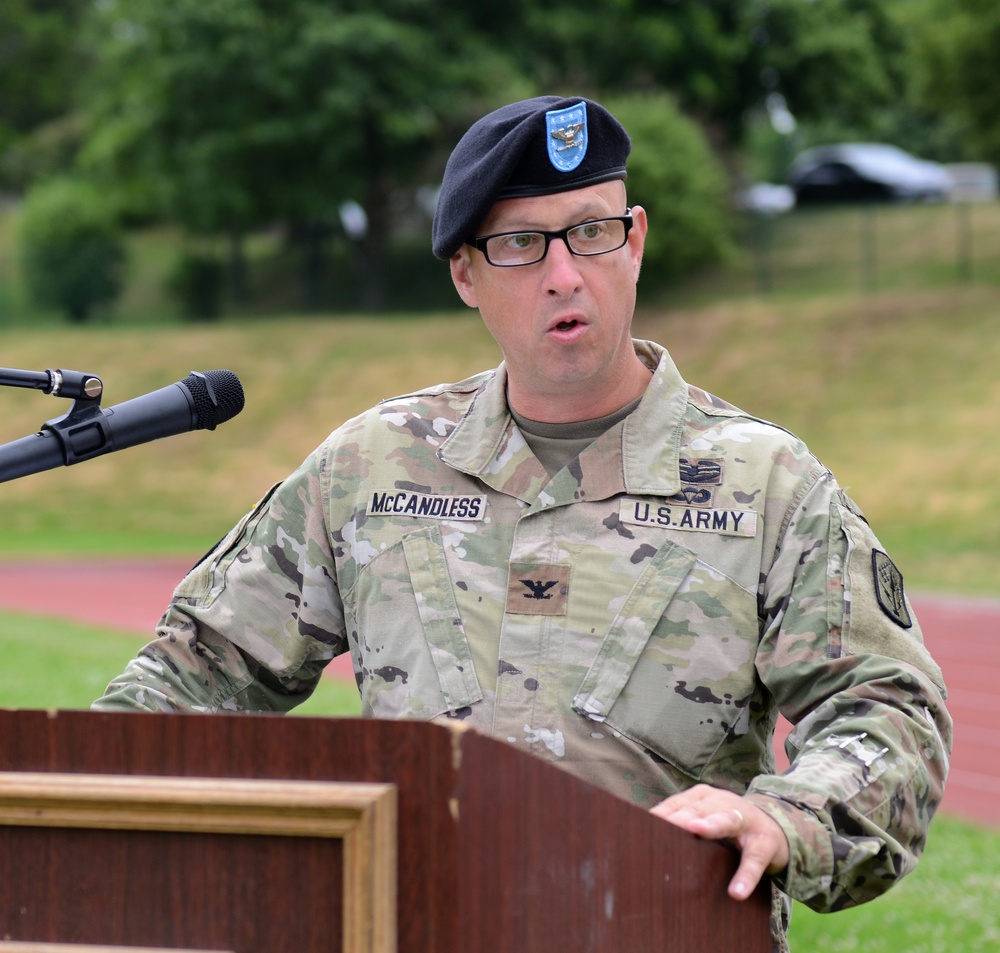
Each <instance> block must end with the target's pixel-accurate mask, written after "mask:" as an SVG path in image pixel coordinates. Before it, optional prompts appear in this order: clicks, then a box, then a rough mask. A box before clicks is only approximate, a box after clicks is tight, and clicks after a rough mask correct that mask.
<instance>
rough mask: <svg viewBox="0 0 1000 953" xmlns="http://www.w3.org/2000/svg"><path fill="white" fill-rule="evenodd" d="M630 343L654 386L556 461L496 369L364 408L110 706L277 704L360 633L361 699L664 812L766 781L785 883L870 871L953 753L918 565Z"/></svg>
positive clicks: (879, 880) (244, 527)
mask: <svg viewBox="0 0 1000 953" xmlns="http://www.w3.org/2000/svg"><path fill="white" fill-rule="evenodd" d="M636 349H637V352H638V353H639V355H640V356H641V358H642V359H643V361H644V362H645V363H646V364H647V365H648V366H649V367H650V368H651V369H654V368H655V372H654V373H653V376H652V378H651V381H650V385H649V387H648V390H647V391H646V393H645V395H644V397H643V399H642V401H641V403H640V404H639V406H638V408H637V409H636V410H635V411H634V412H633V413H632V414H631V415H630V416H629V417H627V418H626V419H625V420H624V421H622V422H621V423H618V424H616V425H615V426H613V427H612V428H611V429H610V430H609V431H607V432H606V433H605V434H604V435H603V436H601V437H599V438H598V439H597V440H596V441H595V442H594V443H593V444H592V445H591V446H590V447H588V448H587V449H586V450H585V451H584V452H583V453H582V454H581V455H580V456H579V457H578V458H577V459H576V460H574V461H573V462H572V463H571V464H569V465H568V466H567V467H565V468H564V469H563V470H561V471H560V472H559V473H557V474H556V475H555V476H554V477H553V478H552V479H549V477H548V475H547V474H546V472H545V471H544V469H543V468H542V467H541V465H540V464H539V462H538V460H536V458H535V457H534V455H533V454H532V453H531V451H530V450H529V448H528V446H527V444H526V443H525V439H524V437H523V436H522V434H521V432H520V431H519V430H518V429H517V427H516V426H515V425H514V424H513V422H512V420H511V417H510V414H509V412H508V409H507V403H506V398H505V380H506V377H505V371H504V368H503V366H501V367H500V368H499V369H497V370H495V371H492V372H489V373H484V374H480V375H478V376H476V377H473V378H471V379H470V380H467V381H465V382H463V383H460V384H454V385H446V386H440V387H436V388H432V389H429V390H426V391H422V392H420V393H417V394H411V395H408V396H405V397H400V398H397V399H393V400H390V401H387V402H384V403H382V404H381V405H379V406H378V407H376V408H374V409H373V410H371V411H369V412H367V413H365V414H362V415H361V416H359V417H357V418H355V419H353V420H351V421H349V422H347V423H346V424H344V425H343V426H342V427H340V428H339V429H338V430H336V431H335V432H334V433H333V434H332V435H331V436H330V437H329V438H328V439H327V440H326V441H325V442H324V443H323V444H322V445H321V446H320V447H319V448H318V449H317V450H316V451H315V452H314V453H313V454H312V455H311V456H310V457H309V458H308V459H307V460H306V461H305V463H304V464H303V465H302V467H301V468H300V469H299V470H298V471H297V472H296V473H295V474H293V475H292V476H291V477H290V478H289V479H288V480H286V481H285V482H284V483H282V484H280V485H279V486H278V487H276V488H275V489H273V490H272V491H271V493H270V494H269V495H268V496H267V497H266V498H265V499H264V500H263V501H262V502H261V503H260V504H258V506H257V507H256V508H255V509H254V510H253V511H252V512H251V513H250V514H248V515H247V517H246V518H245V519H244V520H243V521H242V522H241V523H240V524H239V525H238V526H237V527H236V528H235V529H234V530H233V531H232V532H231V533H230V534H229V535H228V536H227V537H226V539H225V540H223V541H222V542H221V543H220V544H219V546H218V547H217V548H216V549H215V550H214V551H213V552H212V553H211V554H210V555H209V557H207V558H206V559H205V560H204V561H203V562H202V563H201V564H200V565H198V566H197V567H196V568H195V569H194V570H193V571H192V572H191V573H190V575H189V576H188V577H187V578H186V579H184V580H183V581H182V582H181V584H180V586H179V587H178V588H177V591H176V593H175V596H174V600H173V602H172V604H171V606H170V608H169V610H168V611H167V613H166V615H165V616H164V618H163V620H162V622H161V626H160V628H159V630H158V632H159V639H158V641H155V642H153V643H151V644H150V645H149V646H147V647H146V648H145V649H144V650H143V651H142V652H141V653H140V655H139V657H138V658H137V659H135V660H134V661H133V662H132V663H131V664H130V666H129V668H128V669H127V671H126V672H125V674H124V675H122V676H121V677H120V678H118V679H116V680H115V681H114V682H113V683H112V684H111V685H110V686H109V688H108V692H107V694H106V695H105V697H104V698H103V699H101V700H99V701H98V702H97V703H95V707H97V708H102V709H108V708H123V707H125V708H150V709H160V710H198V711H218V710H227V711H247V710H269V711H270V710H279V711H284V710H288V709H290V708H292V707H293V706H294V705H295V704H297V703H298V702H300V701H301V700H303V698H304V697H305V696H307V695H308V693H309V692H310V691H311V689H312V688H313V686H314V685H315V684H316V681H317V680H318V679H319V677H320V674H321V671H322V669H323V667H324V665H325V664H326V663H327V662H328V661H329V660H330V659H331V658H332V657H333V656H335V655H337V654H339V653H342V652H346V651H350V652H351V655H352V657H353V661H354V669H355V673H356V676H357V680H358V685H359V687H360V692H361V698H362V704H363V711H364V714H365V715H371V716H376V717H384V718H421V719H433V718H436V717H451V718H461V719H464V720H465V721H466V722H467V723H468V724H470V725H473V726H475V727H476V728H478V729H480V730H482V731H484V732H488V733H490V734H492V735H494V736H497V737H499V738H504V739H507V740H508V741H509V742H510V743H511V744H513V745H515V746H516V747H518V748H520V749H521V750H524V751H530V752H532V753H533V754H535V755H537V756H539V757H542V758H544V759H546V760H548V761H551V762H553V763H554V764H558V765H561V766H562V767H564V768H566V769H568V770H570V771H572V772H574V773H576V774H579V775H580V776H582V777H583V778H585V779H586V780H588V781H591V782H594V783H597V784H600V785H601V786H603V787H605V788H607V789H608V790H610V791H613V792H615V793H616V794H618V795H620V796H622V797H625V798H627V799H629V800H631V801H633V802H635V803H636V804H640V805H643V806H647V807H652V806H653V805H654V804H655V803H657V802H658V801H659V800H661V799H662V798H663V797H665V796H667V795H669V794H672V793H674V792H677V791H679V790H682V789H684V788H687V787H690V786H691V785H693V784H694V783H696V782H699V781H701V782H707V783H709V784H712V785H716V786H718V787H722V788H725V789H728V790H730V791H735V792H737V793H740V794H743V793H745V792H749V793H748V796H749V797H750V798H752V799H753V801H754V803H756V804H757V805H758V806H760V807H762V808H763V809H764V810H765V811H767V812H768V813H769V814H770V815H771V816H772V817H773V818H774V819H775V820H776V821H777V822H778V823H779V824H780V825H781V827H782V828H783V829H784V831H785V833H786V834H787V836H788V840H789V844H790V849H791V863H790V866H789V869H788V872H787V875H784V876H783V877H781V878H779V879H780V881H781V883H780V886H781V887H782V888H783V889H784V890H786V891H787V892H788V893H789V894H790V895H791V896H793V897H795V898H797V899H799V900H802V901H804V902H806V903H808V904H809V905H810V906H813V907H815V908H817V909H821V910H830V909H836V908H839V907H843V906H849V905H851V904H855V903H858V902H861V901H864V900H867V899H870V898H871V897H873V896H876V895H877V894H879V893H881V892H883V891H884V890H885V889H886V888H887V887H888V886H889V885H890V884H891V882H892V881H894V880H895V879H897V878H898V877H899V876H901V875H902V874H903V873H905V872H906V871H908V870H909V869H910V868H912V866H913V865H914V863H915V859H916V856H917V855H918V854H919V852H920V850H921V848H922V846H923V843H924V839H925V835H926V830H927V825H928V823H929V821H930V817H931V815H932V813H933V811H934V808H935V807H936V805H937V804H938V802H939V800H940V798H941V794H942V790H943V784H944V777H945V774H946V770H947V762H948V753H949V750H950V721H949V718H948V715H947V713H946V711H945V709H944V705H943V695H944V687H943V684H942V679H941V674H940V671H939V670H938V668H937V666H936V665H935V664H934V662H933V661H932V660H931V658H930V656H929V655H928V654H927V652H926V651H925V649H924V646H923V642H922V637H921V634H920V630H919V628H918V626H917V624H916V622H915V620H914V619H913V615H912V612H911V610H910V607H909V604H908V602H907V601H906V598H905V596H904V595H903V592H902V580H901V578H900V577H899V576H898V573H897V572H896V571H895V568H894V567H893V566H892V563H891V562H890V561H889V560H888V557H886V556H885V555H884V554H883V553H882V552H881V549H880V547H879V544H878V542H877V540H876V539H875V537H874V535H873V534H872V532H871V530H870V529H869V527H868V524H867V523H866V521H865V519H864V517H863V516H862V515H861V513H860V512H859V510H858V508H857V507H856V506H855V504H854V503H853V502H851V500H850V499H849V498H848V497H847V496H846V495H845V494H844V492H843V491H842V490H841V489H840V488H839V487H838V485H837V483H836V482H835V481H834V479H833V476H832V475H831V474H830V472H829V471H828V470H826V469H825V468H824V467H823V466H822V464H820V463H819V462H818V461H817V460H816V459H815V458H814V457H813V456H811V455H810V454H809V452H808V450H807V449H806V447H805V446H804V445H803V444H802V443H801V442H800V441H799V440H797V439H796V438H795V437H793V436H791V435H790V434H788V433H787V432H785V431H783V430H781V429H779V428H778V427H775V426H773V425H772V424H769V423H766V422H764V421H761V420H757V419H754V418H752V417H749V416H747V415H746V414H744V413H742V412H741V411H739V410H737V409H736V408H734V407H732V406H730V405H728V404H725V403H723V402H721V401H719V400H718V399H716V398H714V397H712V396H710V395H709V394H707V393H706V392H704V391H701V390H698V389H697V388H694V387H691V386H689V385H687V384H685V382H684V381H683V380H682V379H681V377H680V375H679V373H678V371H677V369H676V368H675V366H674V365H673V363H672V361H671V360H670V357H669V356H668V355H667V353H666V352H665V351H664V350H663V349H662V348H660V347H658V346H657V345H654V344H651V343H648V342H638V341H637V342H636ZM778 710H780V711H781V712H782V713H783V714H784V715H785V716H786V717H787V718H788V719H789V720H790V721H791V722H792V723H793V724H794V725H795V726H796V727H795V729H794V731H793V733H792V735H791V737H790V739H789V743H788V744H789V754H790V756H791V760H792V767H791V769H790V770H789V771H788V772H786V773H785V774H783V775H780V776H779V775H776V774H775V773H774V757H773V753H772V749H771V740H772V733H773V731H774V727H775V721H776V718H777V712H778ZM780 943H783V940H779V945H780Z"/></svg>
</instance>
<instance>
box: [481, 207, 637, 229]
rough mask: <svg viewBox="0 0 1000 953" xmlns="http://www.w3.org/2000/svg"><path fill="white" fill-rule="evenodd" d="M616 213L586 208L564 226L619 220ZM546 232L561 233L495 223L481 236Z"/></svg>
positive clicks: (536, 225) (537, 225)
mask: <svg viewBox="0 0 1000 953" xmlns="http://www.w3.org/2000/svg"><path fill="white" fill-rule="evenodd" d="M621 214H624V210H622V212H620V213H619V215H621ZM617 217H618V216H617V215H615V213H614V212H609V211H608V210H607V209H604V208H600V209H598V208H596V207H595V206H585V207H584V208H581V209H577V210H576V211H575V212H574V213H573V214H572V215H568V216H567V219H568V221H567V222H566V224H565V225H564V226H563V227H564V228H572V227H573V226H574V225H582V224H583V223H585V222H592V221H597V220H598V219H602V218H617ZM546 231H559V229H558V228H554V229H553V228H545V227H543V226H542V225H539V224H533V225H524V224H516V223H515V224H507V225H504V224H502V223H501V222H495V223H494V224H493V225H491V226H490V227H489V228H488V229H483V230H482V231H481V233H480V234H483V235H498V234H506V233H507V232H546Z"/></svg>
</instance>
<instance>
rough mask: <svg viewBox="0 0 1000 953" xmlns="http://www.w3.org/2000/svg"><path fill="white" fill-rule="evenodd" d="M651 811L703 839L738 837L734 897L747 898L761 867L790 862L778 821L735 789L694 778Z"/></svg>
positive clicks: (769, 870) (774, 867)
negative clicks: (686, 788) (711, 785)
mask: <svg viewBox="0 0 1000 953" xmlns="http://www.w3.org/2000/svg"><path fill="white" fill-rule="evenodd" d="M651 813H653V814H655V815H656V816H657V817H662V818H663V819H664V820H667V821H670V823H671V824H676V825H677V826H678V827H681V828H683V829H684V830H686V831H690V832H691V833H692V834H697V835H698V836H699V837H704V838H706V839H707V840H732V841H735V842H736V844H737V845H738V846H739V848H740V865H739V867H738V868H737V870H736V873H735V875H734V876H733V879H732V880H731V881H730V882H729V896H730V897H732V898H733V899H734V900H746V898H747V897H749V896H750V894H752V893H753V892H754V889H755V888H756V887H757V884H758V883H760V878H761V877H762V876H763V875H764V873H765V872H767V873H777V872H778V871H779V870H782V869H784V868H785V867H787V866H788V856H789V855H788V840H787V839H786V838H785V833H784V831H782V829H781V826H780V825H779V824H778V822H777V821H776V820H774V819H773V818H772V817H770V816H769V815H768V814H767V812H765V811H762V810H761V809H760V808H759V807H757V805H755V804H753V803H751V802H750V801H747V800H746V799H745V798H742V797H740V796H739V795H738V794H733V793H731V792H730V791H723V790H721V789H720V788H713V787H710V786H709V785H707V784H697V785H695V786H694V787H693V788H689V789H688V790H687V791H682V792H681V793H680V794H675V795H673V797H668V798H667V799H666V800H665V801H661V802H660V803H659V804H657V805H656V807H654V808H653V809H652V812H651Z"/></svg>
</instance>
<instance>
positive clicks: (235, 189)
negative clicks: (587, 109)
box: [0, 0, 1000, 318]
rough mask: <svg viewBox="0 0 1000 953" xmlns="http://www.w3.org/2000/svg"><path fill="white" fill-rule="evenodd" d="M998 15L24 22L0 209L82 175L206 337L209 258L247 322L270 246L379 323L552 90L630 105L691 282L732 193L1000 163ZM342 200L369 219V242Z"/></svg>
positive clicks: (0, 48)
mask: <svg viewBox="0 0 1000 953" xmlns="http://www.w3.org/2000/svg"><path fill="white" fill-rule="evenodd" d="M997 17H998V14H997V11H996V6H995V4H991V3H990V2H988V0H961V2H956V3H947V2H944V0H816V2H807V0H705V2H697V3H695V2H687V0H596V2H594V3H591V4H586V5H583V6H582V7H581V5H580V4H578V3H576V2H575V0H553V2H551V3H547V4H544V5H539V4H536V3H529V2H527V0H511V2H510V3H507V4H504V5H503V6H502V7H498V6H496V5H493V4H468V5H459V6H457V7H454V6H453V7H451V8H449V9H448V15H447V16H442V15H441V5H440V3H439V0H365V2H361V0H284V2H282V3H275V2H274V0H177V2H174V3H169V4H163V3H159V2H157V0H93V2H87V0H33V2H28V0H9V2H7V3H5V4H4V5H3V8H2V9H0V193H3V192H4V191H6V193H7V194H8V195H9V196H11V197H13V198H14V200H15V201H16V200H18V199H19V198H21V197H23V196H24V195H25V194H26V192H27V191H28V190H29V189H30V188H31V187H32V185H33V184H36V183H39V182H43V181H44V180H45V179H47V178H50V177H52V176H55V175H58V174H65V173H70V172H71V173H74V174H76V175H80V174H83V175H86V176H87V177H89V178H91V179H92V180H93V181H94V182H95V183H97V185H98V187H99V189H100V193H101V195H102V198H103V201H104V202H106V203H107V205H108V206H109V209H110V210H111V211H112V212H113V213H114V214H115V215H117V216H119V217H120V218H121V219H122V221H123V222H124V223H125V224H127V225H128V226H130V227H132V228H137V227H144V228H148V227H150V226H151V225H155V226H157V227H164V226H174V227H176V228H177V229H178V230H179V231H178V232H176V233H175V234H178V235H179V236H184V235H186V236H188V237H186V238H185V237H179V238H178V242H177V243H175V244H174V246H173V248H172V250H171V254H172V255H173V256H174V257H175V258H176V259H178V260H179V264H178V265H177V269H178V272H179V274H180V279H179V281H178V283H177V284H176V285H175V286H176V287H177V289H178V300H179V301H180V302H181V303H182V304H184V305H185V307H186V308H187V310H188V312H189V313H191V314H192V316H194V317H199V318H204V317H205V316H206V313H213V312H215V311H217V310H218V308H215V307H212V306H206V305H205V301H204V299H203V298H198V297H197V296H194V297H192V296H191V295H190V294H185V292H190V291H191V290H192V286H191V283H190V279H191V277H192V276H191V274H190V272H191V269H192V261H195V262H196V263H199V264H203V263H204V262H205V260H206V258H208V259H211V261H212V262H218V261H220V260H221V261H224V262H225V272H224V279H225V290H226V296H225V300H226V301H227V302H231V303H232V306H233V309H234V310H237V311H239V310H244V309H245V308H246V307H247V306H248V305H251V303H252V302H253V301H254V297H255V296H256V295H257V294H259V290H258V289H254V288H252V287H251V286H250V284H249V279H248V270H249V268H250V267H251V260H252V256H253V254H254V251H253V245H254V242H255V240H256V239H257V238H258V237H259V236H261V235H278V236H280V239H281V243H282V251H281V253H280V255H276V256H275V257H274V258H273V260H272V268H273V270H274V276H275V278H276V280H279V281H281V282H283V283H287V282H289V281H294V283H295V286H296V289H297V298H296V307H297V308H299V309H304V310H315V309H318V308H321V307H328V306H329V301H330V298H329V290H330V284H331V281H333V282H339V281H340V277H339V275H343V274H350V275H351V276H352V279H353V284H354V285H355V287H356V288H357V289H358V292H357V295H356V304H357V305H358V306H360V307H364V308H366V309H369V310H375V309H378V308H379V307H383V306H384V305H385V303H386V299H385V296H384V291H385V286H386V282H387V280H388V276H389V275H390V274H391V273H392V272H393V271H395V270H396V269H397V268H399V266H400V259H401V258H402V259H409V258H412V255H410V252H409V249H411V248H413V247H415V245H418V244H419V245H420V246H421V247H423V248H425V247H426V243H427V234H428V229H429V213H430V209H431V208H432V207H433V201H434V193H435V188H436V184H437V182H438V180H439V177H440V174H441V170H442V168H443V165H444V161H445V158H446V156H447V154H448V152H449V150H450V148H451V146H452V145H453V144H454V142H455V141H456V140H457V138H458V136H459V135H460V134H461V132H462V131H463V130H464V129H465V128H466V127H467V125H468V124H469V122H470V121H471V120H472V119H474V118H475V117H477V116H478V115H481V114H482V113H483V112H484V111H485V110H487V109H489V108H492V107H494V106H497V105H499V104H501V103H503V102H507V101H511V100H512V99H516V98H521V97H523V96H528V95H534V94H538V93H541V92H556V93H562V94H567V95H570V94H582V95H589V96H591V97H593V98H597V99H613V100H615V101H616V102H620V101H621V100H622V99H623V97H624V98H632V100H633V102H634V104H635V108H633V109H632V110H631V112H630V120H631V123H632V125H633V126H634V127H635V128H636V130H639V131H641V135H640V136H638V137H637V140H639V141H637V150H636V160H635V161H636V167H637V168H636V175H637V177H639V178H641V177H643V176H645V177H646V178H648V180H649V183H650V186H651V189H650V192H649V194H648V195H647V196H646V197H645V203H646V204H654V203H658V204H660V205H661V206H662V207H663V209H664V210H665V211H664V219H665V220H666V219H668V218H669V216H670V215H672V214H674V212H673V210H672V206H673V205H677V206H683V207H678V208H677V209H676V215H677V217H678V220H679V221H680V222H682V223H683V225H684V227H685V228H686V229H689V230H690V233H691V235H692V240H691V242H690V244H689V245H684V244H683V243H681V242H679V241H676V240H674V241H671V242H666V241H664V242H663V243H661V247H656V243H654V247H653V248H651V249H650V253H651V254H650V264H651V265H655V266H657V268H656V270H657V272H658V273H659V274H661V275H663V276H665V277H666V276H670V277H677V276H680V275H683V274H687V273H689V272H690V271H691V269H693V268H697V267H701V266H703V265H704V264H705V263H706V262H711V261H714V260H719V258H720V256H724V255H725V251H726V248H727V244H728V240H729V237H730V236H729V235H727V230H729V231H731V229H732V222H731V221H730V220H726V219H725V218H720V214H719V205H720V193H721V196H722V198H723V199H727V198H728V197H729V194H730V193H732V192H733V190H735V189H737V188H738V187H740V186H741V185H742V184H744V183H745V182H746V180H747V179H748V177H750V176H760V175H766V176H767V177H769V178H779V177H780V176H781V174H782V172H783V167H784V164H785V163H786V161H787V159H788V158H790V156H791V154H792V153H794V152H795V151H796V150H798V149H801V148H803V147H805V146H806V145H810V144H813V143H815V142H817V141H831V140H835V139H843V138H879V139H887V140H890V141H894V142H896V143H897V144H898V145H901V146H904V147H907V148H910V149H911V150H913V151H916V152H918V153H920V154H924V155H926V156H928V157H930V158H937V159H942V160H951V161H954V160H959V159H967V158H979V159H994V160H995V159H997V157H998V152H1000V142H998V140H997V139H996V124H995V122H994V121H993V118H994V117H995V116H996V114H997V112H998V110H1000V73H998V71H996V70H995V69H994V68H993V65H994V64H995V63H996V62H997V60H998V56H1000V27H998V21H997ZM668 101H669V102H671V103H673V106H671V107H669V114H668V113H667V112H666V111H665V110H666V109H667V107H665V106H664V104H665V103H667V102H668ZM642 103H645V104H647V105H649V106H650V107H651V108H650V109H649V110H648V111H646V110H644V109H643V108H641V106H640V104H642ZM660 116H663V117H664V118H663V120H662V122H661V121H659V119H658V117H660ZM681 117H684V118H683V119H682V118H681ZM791 117H794V118H793V119H792V118H791ZM790 119H791V122H789V120H790ZM644 139H645V140H648V141H649V142H650V143H651V144H652V146H653V151H652V152H650V153H648V154H647V153H646V152H645V145H644V142H643V141H642V140H644ZM671 147H672V148H671ZM671 155H676V157H677V160H678V161H675V162H672V163H671V164H670V168H669V169H663V170H660V169H658V168H657V164H658V163H660V162H662V161H663V159H664V157H669V156H671ZM694 157H697V159H698V161H697V163H694V162H693V161H692V159H693V158H694ZM653 173H658V174H656V175H654V174H653ZM654 190H655V191H654ZM345 202H354V203H357V204H358V206H359V207H360V208H362V209H363V211H364V215H365V219H366V221H367V229H366V231H365V232H364V234H363V235H361V236H358V237H355V238H353V239H352V238H351V237H350V235H349V233H348V231H347V229H346V228H345V225H344V220H343V218H342V216H341V209H342V206H343V205H344V203H345ZM192 243H197V244H198V245H200V246H201V247H199V248H197V249H196V250H195V251H194V252H193V251H192V248H191V247H190V246H191V244H192ZM206 243H211V246H212V247H211V249H210V250H209V251H208V252H206V251H205V250H204V245H205V244H206ZM426 257H427V256H426V254H425V265H424V273H423V274H421V276H420V278H419V284H420V285H422V284H423V283H424V282H426V281H427V280H428V279H427V278H426V271H427V270H428V269H429V268H430V267H431V264H430V263H429V262H426ZM185 270H187V271H188V275H187V277H188V279H189V281H188V283H187V284H185V281H184V280H183V279H184V272H185ZM200 277H202V278H203V277H204V271H203V272H202V273H201V274H200ZM416 297H417V298H418V299H419V297H420V294H419V289H418V293H417V295H416Z"/></svg>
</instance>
